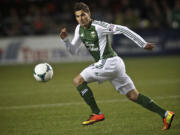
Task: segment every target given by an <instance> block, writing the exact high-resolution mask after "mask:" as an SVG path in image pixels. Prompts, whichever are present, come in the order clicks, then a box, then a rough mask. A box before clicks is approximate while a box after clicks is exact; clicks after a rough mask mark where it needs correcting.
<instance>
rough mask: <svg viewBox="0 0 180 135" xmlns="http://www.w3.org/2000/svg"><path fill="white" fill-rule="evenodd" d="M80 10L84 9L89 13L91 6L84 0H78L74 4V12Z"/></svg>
mask: <svg viewBox="0 0 180 135" xmlns="http://www.w3.org/2000/svg"><path fill="white" fill-rule="evenodd" d="M79 10H83V11H84V12H86V13H89V12H90V10H89V7H88V5H87V4H85V3H83V2H76V3H75V5H74V12H76V11H79Z"/></svg>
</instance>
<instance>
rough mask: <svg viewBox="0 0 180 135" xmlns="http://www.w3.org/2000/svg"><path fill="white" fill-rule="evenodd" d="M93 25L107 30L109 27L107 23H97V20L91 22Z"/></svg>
mask: <svg viewBox="0 0 180 135" xmlns="http://www.w3.org/2000/svg"><path fill="white" fill-rule="evenodd" d="M92 24H93V25H97V26H101V27H104V28H108V27H109V25H110V24H109V23H107V22H104V21H98V20H93V22H92Z"/></svg>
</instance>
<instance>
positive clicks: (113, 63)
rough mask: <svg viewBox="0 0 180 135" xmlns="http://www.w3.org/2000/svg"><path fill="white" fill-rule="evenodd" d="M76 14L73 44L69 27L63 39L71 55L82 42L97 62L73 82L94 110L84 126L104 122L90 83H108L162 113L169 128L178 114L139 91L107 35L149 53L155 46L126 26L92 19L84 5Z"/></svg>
mask: <svg viewBox="0 0 180 135" xmlns="http://www.w3.org/2000/svg"><path fill="white" fill-rule="evenodd" d="M74 14H75V18H76V20H77V22H78V25H77V27H76V29H75V35H74V38H73V40H72V42H70V41H69V39H68V36H67V30H66V28H63V29H61V32H60V38H61V39H62V41H63V43H64V44H65V45H66V47H67V49H68V50H69V51H70V52H71V53H72V54H76V53H77V51H78V48H79V46H80V44H81V43H83V44H84V45H85V47H86V48H87V49H88V51H89V52H90V54H91V55H92V57H93V58H94V60H95V61H96V62H95V63H94V64H92V65H90V66H88V67H87V68H85V69H84V70H83V71H82V72H81V73H80V74H79V75H77V76H76V77H75V78H74V80H73V82H74V85H75V86H76V88H77V90H78V92H79V93H80V95H81V96H82V98H83V99H84V101H85V102H86V103H87V104H88V105H89V107H90V109H91V110H92V115H90V117H89V119H88V120H86V121H84V122H82V124H83V125H89V124H93V123H95V122H98V121H102V120H104V119H105V117H104V114H103V113H102V112H101V111H100V109H99V107H98V106H97V104H96V101H95V98H94V96H93V93H92V91H91V88H90V87H89V86H88V83H91V82H99V83H102V82H104V81H106V80H109V81H110V82H111V84H112V85H113V86H114V87H115V89H116V90H117V91H118V92H119V93H121V94H125V95H126V96H127V98H128V99H130V100H131V101H133V102H135V103H137V104H140V105H141V106H143V107H144V108H146V109H148V110H150V111H153V112H155V113H157V114H159V115H160V116H161V117H162V118H163V122H164V126H163V128H162V130H166V129H169V128H170V127H171V122H172V120H173V118H174V115H175V114H174V113H173V112H171V111H168V110H165V109H163V108H161V107H160V106H159V105H157V104H156V103H155V102H154V101H153V100H152V99H150V98H149V97H147V96H144V95H143V94H141V93H139V92H138V91H137V89H136V88H135V86H134V83H133V81H132V80H131V78H130V77H129V76H128V75H127V73H126V69H125V65H124V62H123V60H122V59H121V58H120V57H119V56H117V54H116V52H115V51H114V50H113V49H112V48H111V45H110V43H109V40H108V35H111V34H123V35H125V36H126V37H128V38H129V39H131V40H132V41H134V42H135V43H136V44H137V45H138V46H139V47H141V48H144V49H146V50H152V49H153V48H154V46H155V45H154V44H153V43H148V42H146V41H145V40H144V39H143V38H142V37H140V36H139V35H138V34H136V33H135V32H133V31H131V30H130V29H128V28H127V27H125V26H121V25H115V24H109V23H106V22H101V21H97V20H93V19H91V12H90V10H89V7H88V5H86V4H85V3H83V2H78V3H76V4H75V7H74Z"/></svg>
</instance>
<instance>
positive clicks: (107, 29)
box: [95, 21, 147, 48]
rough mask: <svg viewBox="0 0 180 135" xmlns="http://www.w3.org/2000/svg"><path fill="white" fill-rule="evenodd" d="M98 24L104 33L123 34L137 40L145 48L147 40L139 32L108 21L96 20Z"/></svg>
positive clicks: (134, 40)
mask: <svg viewBox="0 0 180 135" xmlns="http://www.w3.org/2000/svg"><path fill="white" fill-rule="evenodd" d="M95 23H96V24H98V25H100V26H101V29H102V30H101V31H102V34H103V35H112V34H123V35H125V36H126V37H128V38H129V39H131V40H132V41H133V42H135V43H136V44H137V45H138V46H139V47H142V48H144V47H145V46H146V44H147V42H146V41H145V40H144V39H143V38H142V37H141V36H140V35H138V34H137V33H135V32H133V31H132V30H130V29H129V28H127V27H126V26H121V25H116V24H109V23H106V22H100V21H95Z"/></svg>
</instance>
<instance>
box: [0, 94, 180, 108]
mask: <svg viewBox="0 0 180 135" xmlns="http://www.w3.org/2000/svg"><path fill="white" fill-rule="evenodd" d="M178 98H180V95H173V96H157V97H153V98H152V99H158V100H164V99H178ZM127 101H129V100H128V99H110V100H99V101H97V103H117V102H127ZM83 104H84V102H83V101H82V102H69V103H57V104H39V105H21V106H5V107H0V110H14V109H33V108H49V107H63V106H71V105H83Z"/></svg>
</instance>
